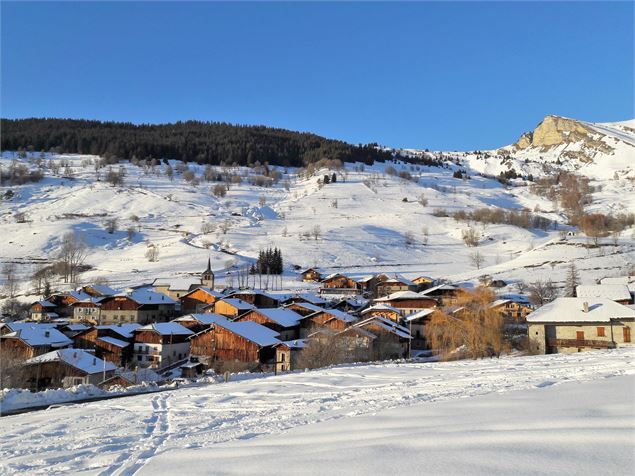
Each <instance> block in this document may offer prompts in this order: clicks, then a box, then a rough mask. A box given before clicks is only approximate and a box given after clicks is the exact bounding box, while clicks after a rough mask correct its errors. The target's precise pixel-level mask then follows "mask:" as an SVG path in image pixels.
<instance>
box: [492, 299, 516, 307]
mask: <svg viewBox="0 0 635 476" xmlns="http://www.w3.org/2000/svg"><path fill="white" fill-rule="evenodd" d="M508 302H512V300H511V299H497V300H496V301H494V302H493V303H492V304H490V306H489V307H492V308H493V307H498V306H502V305H503V304H507V303H508Z"/></svg>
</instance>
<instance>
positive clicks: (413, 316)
mask: <svg viewBox="0 0 635 476" xmlns="http://www.w3.org/2000/svg"><path fill="white" fill-rule="evenodd" d="M434 311H435V310H434V309H421V310H420V311H417V312H413V313H412V314H410V315H408V316H406V317H405V318H404V319H405V320H406V322H412V321H415V320H417V319H421V318H423V317H427V316H429V315H430V314H432V313H433V312H434Z"/></svg>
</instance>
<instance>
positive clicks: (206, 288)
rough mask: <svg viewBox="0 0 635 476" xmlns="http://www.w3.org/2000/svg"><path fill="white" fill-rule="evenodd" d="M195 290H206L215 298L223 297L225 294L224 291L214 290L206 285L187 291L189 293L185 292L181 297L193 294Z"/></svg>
mask: <svg viewBox="0 0 635 476" xmlns="http://www.w3.org/2000/svg"><path fill="white" fill-rule="evenodd" d="M194 291H203V292H205V293H207V294H209V295H210V296H213V297H215V298H221V297H223V296H224V295H223V293H221V292H218V291H214V290H213V289H211V288H208V287H206V286H198V287H197V288H196V289H192V290H191V291H190V292H189V293H187V294H185V295H183V296H181V297H184V296H187V295H189V294H192V293H193V292H194Z"/></svg>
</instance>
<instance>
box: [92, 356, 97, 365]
mask: <svg viewBox="0 0 635 476" xmlns="http://www.w3.org/2000/svg"><path fill="white" fill-rule="evenodd" d="M93 365H97V357H93Z"/></svg>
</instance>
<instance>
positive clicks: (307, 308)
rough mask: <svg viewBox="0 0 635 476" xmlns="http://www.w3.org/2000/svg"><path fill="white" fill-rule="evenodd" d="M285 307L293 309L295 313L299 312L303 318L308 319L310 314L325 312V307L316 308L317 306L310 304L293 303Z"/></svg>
mask: <svg viewBox="0 0 635 476" xmlns="http://www.w3.org/2000/svg"><path fill="white" fill-rule="evenodd" d="M284 307H286V308H287V309H291V310H292V311H294V312H297V313H298V314H300V315H301V316H302V317H306V316H308V315H309V314H313V313H314V312H319V311H324V310H325V309H324V308H323V307H320V306H316V305H315V304H311V303H308V302H292V303H289V304H285V305H284Z"/></svg>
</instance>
